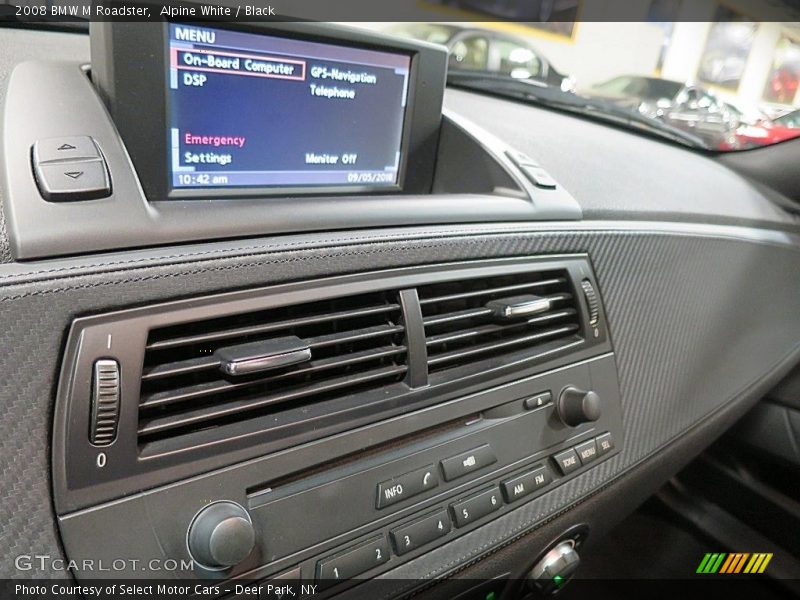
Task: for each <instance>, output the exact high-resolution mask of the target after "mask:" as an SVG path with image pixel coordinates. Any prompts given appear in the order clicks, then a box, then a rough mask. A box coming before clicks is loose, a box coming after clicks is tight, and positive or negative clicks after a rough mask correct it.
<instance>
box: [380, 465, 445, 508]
mask: <svg viewBox="0 0 800 600" xmlns="http://www.w3.org/2000/svg"><path fill="white" fill-rule="evenodd" d="M438 485H439V476H438V475H437V474H436V467H434V466H433V465H427V466H425V467H422V468H421V469H417V470H416V471H411V472H410V473H406V474H405V475H400V476H398V477H395V478H394V479H389V480H388V481H382V482H381V483H379V484H378V498H377V500H376V502H375V507H376V508H386V507H387V506H391V505H392V504H396V503H398V502H400V501H401V500H405V499H406V498H410V497H411V496H416V495H417V494H421V493H422V492H425V491H427V490H430V489H433V488H435V487H436V486H438Z"/></svg>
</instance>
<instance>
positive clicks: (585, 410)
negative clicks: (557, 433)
mask: <svg viewBox="0 0 800 600" xmlns="http://www.w3.org/2000/svg"><path fill="white" fill-rule="evenodd" d="M558 416H559V417H561V420H562V421H564V423H565V424H567V425H569V426H570V427H577V426H578V425H580V424H581V423H589V422H590V421H597V419H599V418H600V396H598V395H597V394H596V393H595V392H593V391H591V390H589V391H588V392H587V391H584V390H581V389H578V388H576V387H574V386H571V385H570V386H567V387H565V388H564V389H563V390H561V395H559V397H558Z"/></svg>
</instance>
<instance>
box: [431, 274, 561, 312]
mask: <svg viewBox="0 0 800 600" xmlns="http://www.w3.org/2000/svg"><path fill="white" fill-rule="evenodd" d="M566 282H567V280H566V279H565V278H564V277H554V278H551V279H542V280H539V281H530V282H526V283H515V284H511V285H504V286H500V287H489V288H485V289H478V290H470V291H467V292H460V293H457V294H446V295H443V296H434V297H432V298H420V301H419V303H420V304H421V305H422V306H423V307H424V306H427V305H429V304H437V303H440V302H449V301H451V300H463V299H467V298H475V297H477V296H487V295H489V294H506V293H509V292H517V291H520V290H530V289H536V288H540V287H547V286H550V285H564V284H565V283H566Z"/></svg>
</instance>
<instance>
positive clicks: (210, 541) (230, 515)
mask: <svg viewBox="0 0 800 600" xmlns="http://www.w3.org/2000/svg"><path fill="white" fill-rule="evenodd" d="M255 541H256V534H255V530H254V529H253V523H252V521H251V520H250V515H249V514H247V511H246V510H245V509H244V508H242V507H241V506H240V505H238V504H236V503H235V502H229V501H224V502H215V503H213V504H209V505H208V506H206V507H205V508H204V509H203V510H201V511H200V512H199V513H197V516H195V518H194V520H193V521H192V524H191V525H190V526H189V537H188V542H189V552H190V553H191V555H192V558H193V559H194V560H195V561H197V562H198V563H200V565H202V566H204V567H206V568H209V569H225V568H228V567H232V566H234V565H237V564H239V563H240V562H242V561H243V560H244V559H245V558H247V557H248V556H249V554H250V552H252V551H253V546H254V545H255Z"/></svg>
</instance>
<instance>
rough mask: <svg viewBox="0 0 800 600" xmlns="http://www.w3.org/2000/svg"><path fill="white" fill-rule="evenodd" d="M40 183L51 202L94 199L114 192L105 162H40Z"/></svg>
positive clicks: (41, 189)
mask: <svg viewBox="0 0 800 600" xmlns="http://www.w3.org/2000/svg"><path fill="white" fill-rule="evenodd" d="M36 183H37V184H38V186H39V192H41V194H42V198H44V199H45V200H48V201H50V202H69V201H73V200H92V199H95V198H103V197H105V196H108V195H109V194H111V182H110V180H109V178H108V171H107V170H106V165H105V162H103V161H102V160H91V161H78V162H69V161H65V162H51V163H44V164H38V165H36Z"/></svg>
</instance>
